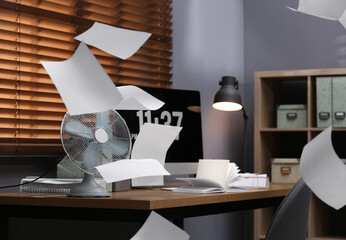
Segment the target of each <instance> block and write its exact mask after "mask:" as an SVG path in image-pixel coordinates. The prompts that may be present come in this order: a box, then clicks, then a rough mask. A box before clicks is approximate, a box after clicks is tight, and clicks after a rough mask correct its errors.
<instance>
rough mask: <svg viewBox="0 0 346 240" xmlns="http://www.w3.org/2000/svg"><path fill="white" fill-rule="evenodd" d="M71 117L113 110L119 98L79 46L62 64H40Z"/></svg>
mask: <svg viewBox="0 0 346 240" xmlns="http://www.w3.org/2000/svg"><path fill="white" fill-rule="evenodd" d="M41 63H42V65H43V67H44V68H45V69H46V71H47V72H48V74H49V76H50V78H51V79H52V81H53V83H54V84H55V86H56V88H57V89H58V91H59V94H60V96H61V98H62V100H63V101H64V103H65V106H66V108H67V110H68V111H69V113H70V114H71V115H77V114H83V113H92V112H103V111H106V110H109V109H114V106H116V105H117V104H118V103H120V102H121V100H122V97H121V95H120V93H119V91H118V90H117V88H116V87H115V85H114V83H113V82H112V80H111V79H110V78H109V76H108V75H107V73H106V72H105V71H104V69H103V68H102V66H101V64H100V63H99V62H98V61H97V59H96V58H95V56H94V55H93V54H92V53H91V51H90V50H89V48H88V47H87V46H86V45H85V43H83V42H81V43H80V44H79V46H78V48H77V50H76V52H75V53H74V54H73V56H72V57H71V58H70V59H68V60H65V61H62V62H41Z"/></svg>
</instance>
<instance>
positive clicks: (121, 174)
mask: <svg viewBox="0 0 346 240" xmlns="http://www.w3.org/2000/svg"><path fill="white" fill-rule="evenodd" d="M96 169H97V170H98V171H99V173H100V174H101V176H102V178H103V179H104V180H105V182H106V183H111V182H118V181H122V180H126V179H131V178H135V177H143V176H162V175H170V174H169V172H167V171H166V169H165V168H164V167H163V166H162V165H161V164H160V163H159V162H158V161H157V160H155V159H123V160H119V161H116V162H112V163H107V164H104V165H100V166H97V167H96Z"/></svg>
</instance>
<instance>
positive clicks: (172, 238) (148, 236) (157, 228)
mask: <svg viewBox="0 0 346 240" xmlns="http://www.w3.org/2000/svg"><path fill="white" fill-rule="evenodd" d="M189 238H190V236H189V235H188V234H187V233H186V232H184V231H183V230H181V229H180V228H178V227H177V226H175V225H174V224H173V223H171V222H170V221H168V220H167V219H165V218H163V217H161V216H160V215H159V214H157V213H156V212H154V211H152V212H151V213H150V215H149V217H148V218H147V220H146V221H145V223H144V224H143V226H142V227H141V229H139V231H138V232H137V233H136V235H135V236H133V237H132V238H131V239H130V240H163V239H165V240H188V239H189Z"/></svg>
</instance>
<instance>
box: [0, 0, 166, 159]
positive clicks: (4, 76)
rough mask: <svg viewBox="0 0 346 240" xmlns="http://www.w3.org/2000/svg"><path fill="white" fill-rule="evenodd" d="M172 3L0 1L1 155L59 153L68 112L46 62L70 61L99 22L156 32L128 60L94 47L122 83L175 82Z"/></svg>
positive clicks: (154, 0) (159, 0)
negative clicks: (79, 37)
mask: <svg viewBox="0 0 346 240" xmlns="http://www.w3.org/2000/svg"><path fill="white" fill-rule="evenodd" d="M171 12H172V9H171V0H145V1H143V0H6V1H0V154H2V155H4V154H18V155H20V154H59V153H63V150H62V146H61V141H60V125H61V120H62V118H63V116H64V114H65V112H66V108H65V105H64V104H63V102H62V100H61V98H60V96H59V94H58V92H57V90H56V88H55V86H54V84H53V83H52V81H51V79H50V78H49V76H48V74H47V72H46V71H45V70H44V68H43V67H42V65H41V63H40V62H41V61H63V60H66V59H68V58H70V57H71V56H72V54H73V53H74V51H75V49H76V48H77V47H78V44H79V42H78V41H75V40H74V37H75V36H76V35H78V34H80V33H82V32H84V31H86V30H87V29H89V28H90V27H91V26H92V24H93V23H94V22H95V21H98V22H101V23H106V24H109V25H112V26H116V27H122V28H127V29H132V30H138V31H146V32H150V33H151V34H152V35H151V37H150V38H149V40H148V41H147V42H146V43H145V44H144V45H143V46H142V47H141V48H140V49H139V50H138V52H137V53H136V54H135V55H133V56H132V57H131V58H129V59H127V60H122V59H119V58H116V57H114V56H111V55H109V54H107V53H105V52H103V51H101V50H99V49H96V48H94V47H91V46H89V47H90V49H91V51H92V52H93V53H94V55H95V56H96V57H97V59H98V60H99V62H100V63H101V65H102V66H103V68H104V69H105V71H106V72H107V73H108V74H109V76H110V77H111V79H112V80H113V81H114V82H115V84H133V85H138V86H150V87H161V88H169V87H170V85H171V54H172V42H171V41H172V39H171V33H172V30H171V26H172V22H171Z"/></svg>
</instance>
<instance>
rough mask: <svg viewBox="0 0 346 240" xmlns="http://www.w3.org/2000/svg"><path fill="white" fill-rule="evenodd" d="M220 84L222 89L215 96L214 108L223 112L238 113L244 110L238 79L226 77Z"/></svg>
mask: <svg viewBox="0 0 346 240" xmlns="http://www.w3.org/2000/svg"><path fill="white" fill-rule="evenodd" d="M219 84H220V85H221V88H220V90H219V91H217V93H216V94H215V98H214V104H213V107H214V108H215V109H218V110H222V111H237V110H240V109H242V105H241V97H240V94H239V92H238V81H237V80H236V78H235V77H232V76H224V77H222V79H221V81H220V82H219Z"/></svg>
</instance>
